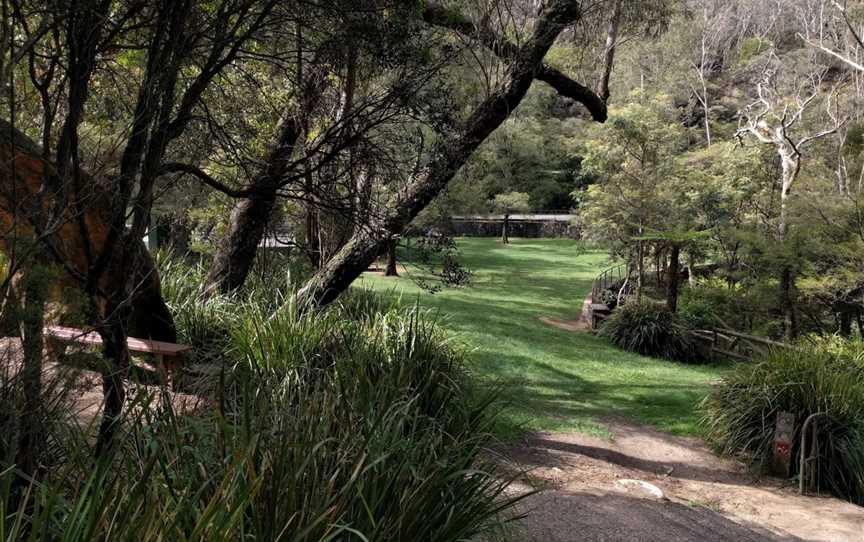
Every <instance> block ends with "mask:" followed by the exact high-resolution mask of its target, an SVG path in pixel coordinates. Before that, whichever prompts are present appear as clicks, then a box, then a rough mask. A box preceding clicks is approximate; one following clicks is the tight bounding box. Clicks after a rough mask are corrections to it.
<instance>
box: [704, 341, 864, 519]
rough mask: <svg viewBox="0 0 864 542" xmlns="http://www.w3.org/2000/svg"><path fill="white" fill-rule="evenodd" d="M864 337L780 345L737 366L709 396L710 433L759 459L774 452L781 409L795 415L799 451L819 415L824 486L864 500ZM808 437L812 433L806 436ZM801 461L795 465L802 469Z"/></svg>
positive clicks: (724, 446)
mask: <svg viewBox="0 0 864 542" xmlns="http://www.w3.org/2000/svg"><path fill="white" fill-rule="evenodd" d="M862 361H864V343H861V342H857V343H854V342H846V343H845V344H843V345H840V344H839V343H838V341H837V340H836V339H832V340H827V341H817V342H816V344H809V343H808V344H800V345H798V346H797V347H796V348H795V349H777V350H774V351H771V352H769V353H768V354H767V355H765V357H764V358H763V359H762V360H761V361H759V362H758V363H756V364H753V365H738V366H737V367H736V368H735V370H734V372H732V373H731V374H729V375H728V376H727V377H725V378H724V379H723V381H722V382H721V383H720V384H719V385H718V386H717V387H716V388H715V389H714V391H713V392H712V393H711V395H710V396H709V397H708V398H707V399H706V400H705V401H704V403H703V411H704V418H703V423H704V426H705V427H706V429H707V434H708V437H709V439H710V440H711V441H712V442H713V443H714V444H715V445H716V446H718V447H719V448H720V449H721V450H722V451H724V452H726V453H729V454H733V455H738V456H742V457H745V458H747V459H749V460H751V461H752V462H753V463H755V464H757V465H764V464H765V462H766V461H767V460H768V459H769V458H770V455H771V453H772V452H771V449H772V441H773V438H774V427H775V424H776V419H777V413H778V412H780V411H785V412H790V413H792V414H794V415H795V420H796V424H795V434H794V446H793V449H792V454H793V458H797V457H798V453H799V449H798V448H799V445H800V438H801V435H800V431H801V427H802V425H803V423H804V421H805V420H806V419H807V417H808V416H810V415H811V414H814V413H824V414H825V415H826V417H824V418H822V419H820V420H819V450H820V456H821V461H820V462H819V467H820V469H819V473H818V479H819V480H820V482H821V484H822V487H823V488H824V489H828V490H830V491H832V492H834V493H836V494H837V495H840V496H843V497H847V498H849V499H851V500H853V501H855V502H857V503H859V504H864V363H862ZM808 438H809V437H808ZM797 470H798V465H797V461H796V462H793V471H794V472H796V473H797Z"/></svg>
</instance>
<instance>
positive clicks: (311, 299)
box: [298, 0, 580, 307]
mask: <svg viewBox="0 0 864 542" xmlns="http://www.w3.org/2000/svg"><path fill="white" fill-rule="evenodd" d="M579 16H580V10H579V3H578V2H572V1H569V0H553V1H551V2H549V3H547V4H546V5H545V6H544V8H543V9H542V10H541V12H540V16H539V18H538V20H537V22H536V25H535V28H534V33H533V35H532V36H531V38H530V39H529V40H528V41H526V42H525V43H524V45H522V47H520V48H519V50H518V52H517V53H516V54H515V55H514V56H513V57H512V61H511V63H510V67H509V70H508V77H507V80H506V82H505V83H504V84H503V85H502V86H501V87H499V88H498V89H497V90H496V91H495V92H493V93H492V94H491V95H490V96H489V97H488V98H486V99H485V100H483V102H481V103H480V104H479V105H478V106H477V108H476V109H475V110H474V112H473V113H472V114H471V116H470V117H469V118H468V120H467V122H466V124H465V127H464V128H463V129H462V130H460V131H459V132H458V133H456V134H452V135H450V134H448V136H447V137H441V138H440V139H439V141H438V143H437V144H436V145H435V147H434V148H433V149H432V151H431V152H430V157H429V159H428V161H427V163H426V167H425V168H424V169H423V171H424V173H423V174H422V175H421V176H418V177H417V178H416V179H415V180H414V181H413V182H412V183H410V184H409V185H408V186H406V187H405V188H404V189H402V190H400V191H399V192H398V193H397V195H396V198H395V201H394V204H393V205H392V206H390V207H389V208H388V209H387V210H386V211H385V212H384V216H383V217H382V219H381V220H380V222H378V223H376V224H374V225H373V226H372V227H369V228H361V229H359V230H358V231H356V232H355V233H354V235H352V236H351V238H350V239H349V240H348V242H347V243H346V244H345V246H343V247H342V249H341V250H339V252H337V253H336V254H335V255H334V257H333V258H332V259H331V260H330V261H328V262H327V263H326V264H325V265H324V266H323V267H322V268H321V269H320V270H319V271H318V273H316V274H315V275H314V276H313V277H312V278H311V279H310V280H309V281H308V282H307V283H306V285H305V286H304V287H303V288H302V289H301V290H300V292H298V297H299V301H300V305H301V306H307V307H308V306H317V307H323V306H325V305H327V304H329V303H330V302H332V301H333V300H335V299H336V298H337V297H338V296H339V295H340V294H341V293H342V292H343V291H345V290H346V289H347V288H348V287H349V286H350V285H351V283H352V282H353V281H354V280H355V279H356V278H357V277H359V276H360V274H361V273H362V272H363V270H365V269H366V268H367V267H368V266H369V265H370V264H371V263H372V262H373V261H374V260H375V258H376V257H377V255H378V253H379V250H380V248H381V245H382V243H384V242H386V239H388V238H389V237H390V236H393V235H399V234H400V233H402V231H404V229H405V227H407V225H408V224H409V223H410V222H411V220H413V219H414V218H415V217H416V216H417V214H419V213H420V211H422V210H423V209H424V208H426V206H427V205H429V203H430V202H432V200H433V199H434V198H435V197H436V196H437V195H438V194H439V193H440V192H441V190H442V189H444V187H445V186H446V185H447V183H449V182H450V180H451V179H453V177H454V176H455V175H456V173H457V172H458V171H459V169H460V168H461V167H462V166H463V165H464V164H465V162H466V161H467V160H468V158H469V157H470V156H471V155H472V153H473V152H474V151H475V150H476V149H477V147H478V146H480V144H481V143H483V141H485V140H486V138H487V137H488V136H489V135H490V134H491V133H492V132H493V131H494V130H495V129H496V128H498V126H500V125H501V123H502V122H504V120H505V119H507V117H508V116H509V115H510V113H511V112H512V111H513V110H515V109H516V107H517V106H518V105H519V103H520V102H521V101H522V98H524V96H525V94H526V92H527V91H528V89H529V87H530V86H531V82H532V81H533V80H534V77H535V75H536V74H537V72H538V71H539V70H540V68H541V67H542V63H543V57H544V56H545V55H546V52H547V51H548V50H549V48H550V47H551V46H552V44H553V43H554V42H555V39H556V38H557V37H558V35H559V34H560V33H561V31H562V30H564V28H565V27H566V26H567V25H569V24H571V23H572V22H574V21H575V20H576V19H578V18H579Z"/></svg>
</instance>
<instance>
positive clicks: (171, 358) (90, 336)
mask: <svg viewBox="0 0 864 542" xmlns="http://www.w3.org/2000/svg"><path fill="white" fill-rule="evenodd" d="M44 334H45V337H46V339H48V341H46V342H47V343H48V344H49V347H50V345H51V341H52V340H54V341H57V342H59V343H63V344H65V343H78V344H89V345H101V344H102V337H100V336H99V334H98V333H96V332H95V331H85V330H83V329H77V328H74V327H64V326H47V327H46V328H45V330H44ZM126 345H127V346H128V348H129V350H130V351H131V352H140V353H143V354H150V355H152V356H154V357H155V358H156V362H157V367H158V369H159V371H160V372H161V373H162V376H163V377H164V378H165V380H166V381H168V382H170V381H171V380H172V378H173V376H174V373H175V371H176V370H177V368H178V367H179V366H180V364H181V362H182V360H183V355H184V354H185V353H186V352H189V351H190V350H192V347H191V346H188V345H185V344H174V343H166V342H162V341H153V340H150V339H136V338H135V337H128V338H127V339H126Z"/></svg>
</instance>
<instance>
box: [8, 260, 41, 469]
mask: <svg viewBox="0 0 864 542" xmlns="http://www.w3.org/2000/svg"><path fill="white" fill-rule="evenodd" d="M43 270H44V268H43V267H42V266H38V265H37V266H36V267H35V268H34V269H31V270H30V272H28V273H27V274H26V275H25V276H24V277H23V282H24V284H23V293H24V295H23V299H22V302H21V308H22V311H21V315H20V319H19V326H20V329H21V343H22V350H23V354H24V359H23V362H22V367H21V386H22V390H23V392H24V410H23V412H22V415H21V429H20V435H19V441H18V449H17V450H16V452H17V457H16V460H15V462H16V463H17V464H18V466H19V468H20V469H21V471H22V472H23V473H24V474H25V475H27V476H34V475H35V474H36V470H37V468H38V467H39V465H38V461H39V459H40V457H41V456H42V454H41V453H40V452H41V450H40V448H42V443H43V434H42V432H43V431H42V420H41V419H40V412H41V411H42V347H43V344H42V343H43V335H42V333H43V331H42V328H43V327H44V314H45V293H46V292H45V289H46V287H47V285H46V284H44V281H46V280H47V277H45V276H42V275H43V274H44V273H43Z"/></svg>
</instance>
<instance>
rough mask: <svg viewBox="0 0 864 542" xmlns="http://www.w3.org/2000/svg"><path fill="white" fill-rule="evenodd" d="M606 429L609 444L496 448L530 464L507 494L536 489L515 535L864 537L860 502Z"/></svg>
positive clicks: (563, 440) (574, 438)
mask: <svg viewBox="0 0 864 542" xmlns="http://www.w3.org/2000/svg"><path fill="white" fill-rule="evenodd" d="M608 427H609V431H610V433H611V434H612V435H613V438H612V439H611V440H604V439H599V438H594V437H590V436H586V435H582V434H577V433H554V434H548V433H545V434H535V435H532V436H531V437H529V438H527V439H525V440H524V441H523V442H521V443H519V444H518V445H513V446H510V447H508V448H506V449H504V450H503V453H504V455H505V457H508V458H509V459H510V460H511V461H512V462H513V463H514V465H515V466H517V467H519V468H523V469H528V470H529V472H528V475H527V476H525V477H523V479H522V480H521V481H520V482H519V483H517V484H514V485H513V486H511V487H512V490H513V491H515V492H520V491H528V490H531V489H535V490H539V492H538V493H536V494H534V495H531V496H529V497H527V498H526V499H525V500H524V501H523V504H522V508H521V510H520V511H521V512H525V513H527V514H528V515H527V517H526V518H525V519H522V520H520V521H519V522H518V523H517V524H516V526H515V527H514V529H515V530H516V532H515V535H516V536H515V537H514V538H515V539H516V540H524V541H526V542H532V541H537V542H559V541H560V542H572V541H578V540H585V541H634V542H635V541H639V542H648V541H658V542H660V541H663V542H666V541H690V540H696V541H702V542H710V541H729V542H737V541H741V542H750V541H754V542H755V541H776V540H820V541H821V540H824V541H831V542H846V541H849V542H862V541H864V508H861V507H858V506H854V505H852V504H849V503H847V502H844V501H841V500H838V499H834V498H830V497H824V496H823V497H801V496H799V495H798V494H797V493H796V492H795V490H794V488H793V487H791V486H790V484H789V483H787V482H783V481H780V480H774V479H768V478H762V479H757V478H755V477H754V476H753V475H752V474H750V473H748V472H747V471H746V469H745V468H744V467H743V466H742V465H740V464H738V463H736V462H734V461H730V460H725V459H721V458H718V457H716V456H715V455H714V454H712V453H711V452H710V451H709V450H708V449H707V448H706V447H705V446H704V444H702V442H701V441H700V440H699V439H693V438H681V437H675V436H671V435H668V434H665V433H661V432H659V431H656V430H654V429H652V428H649V427H644V426H639V425H635V424H631V423H626V422H622V421H617V420H610V421H608ZM654 488H656V489H659V490H660V491H662V497H659V498H658V496H656V495H653V494H652V493H651V492H650V490H652V489H654Z"/></svg>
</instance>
